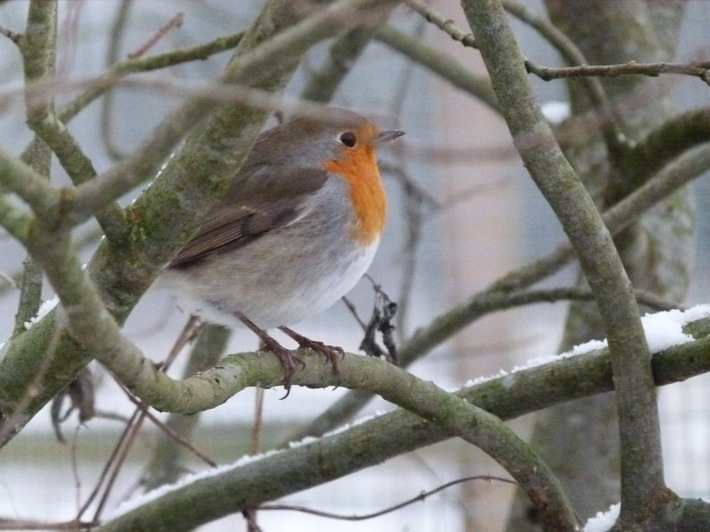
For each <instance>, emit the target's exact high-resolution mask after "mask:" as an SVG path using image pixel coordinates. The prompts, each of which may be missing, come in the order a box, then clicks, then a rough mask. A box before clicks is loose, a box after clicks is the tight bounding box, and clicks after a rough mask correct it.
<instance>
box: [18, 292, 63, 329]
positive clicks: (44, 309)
mask: <svg viewBox="0 0 710 532" xmlns="http://www.w3.org/2000/svg"><path fill="white" fill-rule="evenodd" d="M58 304H59V298H58V297H57V296H54V297H53V298H52V299H48V300H47V301H45V302H43V303H42V304H41V305H40V307H39V310H38V311H37V314H36V315H35V316H33V317H32V318H31V319H30V320H29V321H26V322H25V329H30V327H32V326H33V325H34V324H35V323H37V322H39V321H40V320H41V319H42V318H44V317H45V316H46V315H47V314H49V312H50V311H51V310H52V309H53V308H54V307H56V306H57V305H58Z"/></svg>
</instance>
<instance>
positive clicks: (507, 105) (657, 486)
mask: <svg viewBox="0 0 710 532" xmlns="http://www.w3.org/2000/svg"><path fill="white" fill-rule="evenodd" d="M463 5H464V12H465V14H466V17H467V19H468V21H469V24H470V25H471V27H472V28H473V30H474V34H475V35H476V41H477V44H478V46H479V49H480V50H481V55H482V56H483V60H484V62H485V63H486V66H487V68H488V71H489V73H490V76H491V81H492V82H493V88H494V90H495V91H496V94H497V95H498V98H499V101H500V104H501V108H502V109H503V112H504V115H505V118H506V121H507V123H508V127H509V128H510V131H511V133H512V135H513V140H514V143H515V145H516V147H517V148H518V150H519V152H520V155H521V157H522V159H523V161H524V163H525V165H526V167H527V168H528V170H529V172H530V174H531V177H532V178H533V180H534V181H535V183H536V184H537V186H538V188H539V189H540V191H541V192H542V193H543V195H544V196H545V198H546V200H547V201H548V203H549V204H550V206H551V207H552V208H553V210H554V211H555V213H556V215H557V217H558V219H559V220H560V222H561V223H562V226H563V228H564V230H565V232H566V233H567V236H568V237H569V239H570V242H571V244H572V246H573V247H574V248H575V251H576V253H577V255H578V257H579V260H580V263H581V266H582V270H583V271H584V274H585V277H586V278H587V281H588V282H589V285H590V287H591V288H592V291H593V292H594V293H595V297H596V302H597V305H598V307H599V311H600V314H601V316H602V320H603V322H604V328H605V331H606V333H607V337H608V341H609V346H610V349H611V353H612V366H613V369H614V383H615V390H616V395H615V397H616V401H617V410H618V414H619V431H620V438H621V460H622V463H621V477H622V478H621V484H622V486H621V494H622V495H621V497H622V516H621V523H622V524H626V525H630V524H631V523H638V522H643V519H644V518H645V517H646V513H647V504H648V501H650V500H655V499H656V498H658V497H660V496H661V495H662V494H663V493H665V492H666V487H665V484H664V479H663V458H662V453H661V442H660V424H659V420H658V410H657V406H656V396H655V388H654V383H653V375H652V373H651V367H650V363H649V357H648V346H647V344H646V339H645V336H644V332H643V328H642V327H641V320H640V317H639V310H638V306H637V304H636V300H635V298H634V296H633V292H632V287H631V283H630V282H629V279H628V276H627V275H626V272H625V270H624V267H623V264H622V263H621V259H620V258H619V255H618V253H617V251H616V248H615V246H614V243H613V241H612V238H611V235H610V234H609V232H608V231H607V229H606V227H605V226H604V224H603V221H602V219H601V216H600V215H599V213H598V211H597V209H596V207H595V205H594V202H593V201H592V199H591V198H590V196H589V194H588V193H587V191H586V189H585V187H584V185H583V184H582V183H581V181H580V180H579V178H578V177H577V175H576V174H575V172H574V170H573V169H572V168H571V166H570V165H569V163H568V162H567V160H566V159H565V157H564V155H563V154H562V151H561V150H560V148H559V146H558V145H557V143H556V141H555V139H554V135H553V134H552V131H551V130H550V128H549V126H548V125H547V123H546V122H545V119H544V117H543V116H542V112H541V111H540V108H539V105H538V104H537V103H536V101H535V96H534V94H533V92H532V89H531V87H530V85H529V82H528V80H527V77H526V75H525V72H526V70H525V61H524V58H523V57H522V55H521V54H520V52H519V50H518V47H517V44H516V42H515V38H514V36H513V33H512V31H511V30H510V28H509V27H508V24H507V20H506V17H505V12H504V11H503V8H502V6H501V5H500V3H499V2H498V1H495V0H469V1H465V2H464V3H463Z"/></svg>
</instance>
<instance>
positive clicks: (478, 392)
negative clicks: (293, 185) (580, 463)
mask: <svg viewBox="0 0 710 532" xmlns="http://www.w3.org/2000/svg"><path fill="white" fill-rule="evenodd" d="M701 324H704V330H705V334H706V335H707V334H708V333H710V318H704V319H701V320H699V321H697V322H693V323H692V324H689V325H688V326H686V327H685V328H684V330H685V331H686V332H689V329H690V328H691V326H692V325H695V326H696V327H697V328H701ZM696 337H698V336H696ZM242 356H243V355H230V356H229V357H227V358H226V359H225V360H224V363H225V364H232V363H235V362H238V360H236V359H241V357H242ZM253 358H254V357H253ZM268 358H274V357H265V358H264V362H265V363H266V362H268V365H273V367H274V368H278V364H277V363H276V362H275V360H274V361H273V364H271V361H269V360H268ZM304 358H305V361H306V369H305V370H304V371H303V372H298V373H297V374H296V376H295V380H294V384H296V383H297V382H298V383H299V384H301V385H305V386H312V385H314V384H315V383H316V382H317V383H318V384H317V386H327V385H328V384H326V383H330V384H335V378H334V377H333V376H332V374H331V372H330V369H329V368H327V367H325V366H323V364H319V361H320V360H321V359H320V358H319V357H317V356H314V355H312V354H310V353H304ZM551 358H553V357H551ZM554 358H557V357H554ZM652 362H653V373H654V375H655V378H656V384H658V385H663V384H670V383H672V382H677V381H681V380H685V379H687V378H690V377H691V376H693V375H698V374H700V373H704V372H707V371H710V336H704V337H702V338H701V339H699V340H697V341H695V342H690V343H686V344H682V345H680V346H676V347H672V348H670V349H667V350H665V351H663V352H661V353H657V354H655V355H654V356H653V358H652ZM380 367H382V370H380ZM264 369H266V368H264ZM341 369H342V377H344V378H345V379H347V381H348V382H351V383H355V382H357V383H358V384H357V386H361V385H362V384H361V379H363V378H364V379H365V380H369V379H370V377H372V378H374V379H377V378H378V375H379V373H380V371H383V372H385V374H387V372H388V371H391V370H392V368H391V367H390V368H388V365H387V364H386V363H384V362H382V361H379V360H376V359H372V358H367V357H362V356H355V355H350V354H347V355H346V356H345V358H344V359H343V365H342V368H341ZM262 375H263V376H266V373H265V372H264V373H262ZM580 375H584V379H582V380H580V379H579V376H580ZM363 376H364V377H363ZM253 378H255V379H259V378H260V375H258V374H254V376H253ZM611 390H613V380H612V370H611V361H610V357H609V352H608V349H607V348H603V349H600V350H597V351H592V352H589V353H586V354H584V355H579V356H573V357H570V358H563V359H559V358H557V360H556V361H555V362H553V363H550V364H546V365H543V366H537V367H533V368H531V369H526V370H522V371H518V372H515V373H511V374H506V375H505V376H502V377H498V378H494V379H491V380H485V381H484V382H481V383H478V384H475V385H472V386H470V387H466V388H464V389H463V390H461V391H460V392H459V393H457V395H458V396H459V397H461V398H462V399H465V400H466V401H468V402H470V403H472V404H475V405H477V406H478V407H479V408H481V409H483V410H486V411H488V412H491V413H492V414H493V415H495V416H498V417H499V418H501V419H512V418H515V417H518V416H521V415H523V414H526V413H529V412H533V411H536V410H541V409H543V408H546V407H549V406H552V405H554V404H558V403H560V402H564V401H571V400H573V399H578V398H581V397H587V396H590V395H596V394H600V393H604V392H608V391H611ZM450 437H451V434H450V433H449V432H447V431H446V430H444V429H442V428H441V427H439V426H437V425H436V424H435V423H431V422H423V421H422V419H421V418H420V417H418V416H416V415H414V414H412V413H410V412H407V411H406V410H403V409H398V410H396V411H394V412H390V413H388V414H385V415H381V416H378V417H376V418H374V419H372V420H369V421H366V422H364V423H358V424H355V425H353V426H351V427H350V428H348V430H346V431H342V432H338V433H336V434H333V435H331V436H328V437H326V438H323V439H319V440H316V441H312V442H309V443H303V444H300V445H293V446H291V447H290V448H288V450H284V451H282V452H280V453H275V454H274V453H273V452H272V453H270V454H269V455H267V456H263V457H257V458H256V459H254V460H249V461H247V462H246V463H244V464H243V465H235V466H234V467H231V468H228V469H227V470H225V471H224V472H222V473H219V474H208V475H202V476H203V478H202V479H199V480H198V479H197V478H196V479H195V481H193V482H190V483H187V484H186V485H183V486H182V487H177V486H176V487H175V488H174V489H173V490H170V491H168V492H167V493H164V494H163V495H162V496H159V497H157V498H155V499H153V498H152V497H151V496H150V494H148V496H147V497H148V498H147V499H146V500H145V502H144V503H141V504H140V505H139V506H137V507H135V509H134V510H129V511H127V512H126V513H125V514H123V515H120V516H119V517H117V518H116V519H114V520H113V521H111V522H109V523H107V524H106V525H104V527H103V528H102V529H101V530H102V531H114V530H115V531H118V530H135V529H140V525H141V523H144V522H150V523H151V526H157V523H164V524H165V527H166V529H170V530H173V528H172V527H173V526H180V523H173V521H172V519H173V517H171V516H173V515H174V514H175V511H176V509H178V508H183V507H189V508H191V509H192V510H194V509H195V508H198V509H199V510H198V512H194V511H191V512H190V514H191V515H193V516H194V517H192V518H190V519H195V521H191V522H190V523H189V524H188V525H185V526H196V525H198V524H202V523H206V522H209V521H211V520H214V519H217V518H218V517H220V516H224V515H228V514H231V513H235V512H238V511H240V510H241V509H245V508H253V507H255V506H258V505H259V504H260V503H261V502H265V501H268V500H273V499H276V498H278V497H282V496H284V495H287V494H292V493H294V492H296V491H299V490H303V489H307V488H310V487H313V486H317V485H320V484H323V483H325V482H329V481H331V480H334V479H336V478H340V477H343V476H346V475H348V474H350V473H353V472H355V471H358V470H360V469H364V468H366V467H369V466H373V465H376V464H379V463H381V462H383V461H385V460H387V459H388V458H391V457H394V456H397V455H400V454H404V453H407V452H410V451H413V450H415V449H418V448H421V447H425V446H427V445H431V444H434V443H436V442H439V441H443V440H445V439H447V438H450ZM353 456H357V457H358V459H357V460H353V459H352V458H351V457H353ZM168 509H169V511H168ZM119 511H120V510H119ZM186 518H188V517H186Z"/></svg>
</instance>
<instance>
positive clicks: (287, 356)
mask: <svg viewBox="0 0 710 532" xmlns="http://www.w3.org/2000/svg"><path fill="white" fill-rule="evenodd" d="M237 317H238V318H239V320H240V321H241V322H242V323H244V325H246V326H247V327H248V328H249V329H250V330H251V331H252V332H253V333H254V334H256V335H257V336H258V337H259V340H261V344H262V346H263V349H264V350H265V351H269V352H271V353H273V354H274V355H276V358H278V359H279V362H280V363H281V369H282V370H283V374H284V378H283V385H284V389H285V390H286V395H284V396H283V397H282V398H281V399H286V398H287V397H288V394H290V393H291V383H292V382H293V376H294V375H295V373H296V368H297V365H300V366H301V369H304V368H305V367H306V363H305V362H304V361H303V359H302V358H301V357H299V356H298V355H297V354H296V353H295V352H294V351H293V350H291V349H286V348H285V347H284V346H282V345H281V344H280V343H278V342H277V341H276V340H274V338H272V337H271V336H270V335H269V334H268V333H267V332H266V331H264V329H262V328H261V327H259V326H258V325H256V324H255V323H254V322H253V321H251V320H250V319H249V318H247V317H246V316H244V315H243V314H237Z"/></svg>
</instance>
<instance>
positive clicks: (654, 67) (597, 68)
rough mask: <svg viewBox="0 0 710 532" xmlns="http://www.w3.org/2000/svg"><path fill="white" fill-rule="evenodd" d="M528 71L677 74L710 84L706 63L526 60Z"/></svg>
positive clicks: (557, 75) (548, 75)
mask: <svg viewBox="0 0 710 532" xmlns="http://www.w3.org/2000/svg"><path fill="white" fill-rule="evenodd" d="M526 66H527V69H528V72H530V73H532V74H535V75H536V76H538V77H539V78H540V79H543V80H545V81H550V80H552V79H570V78H571V79H574V78H582V77H610V78H614V77H618V76H651V77H656V76H660V75H661V74H678V75H683V76H692V77H696V78H700V79H701V80H702V81H704V82H705V83H706V84H708V85H710V68H708V66H707V64H706V63H666V62H661V63H637V62H636V61H629V62H628V63H622V64H617V65H580V66H574V67H560V68H550V67H545V66H542V65H538V64H536V63H534V62H532V61H530V60H528V61H527V64H526Z"/></svg>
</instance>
